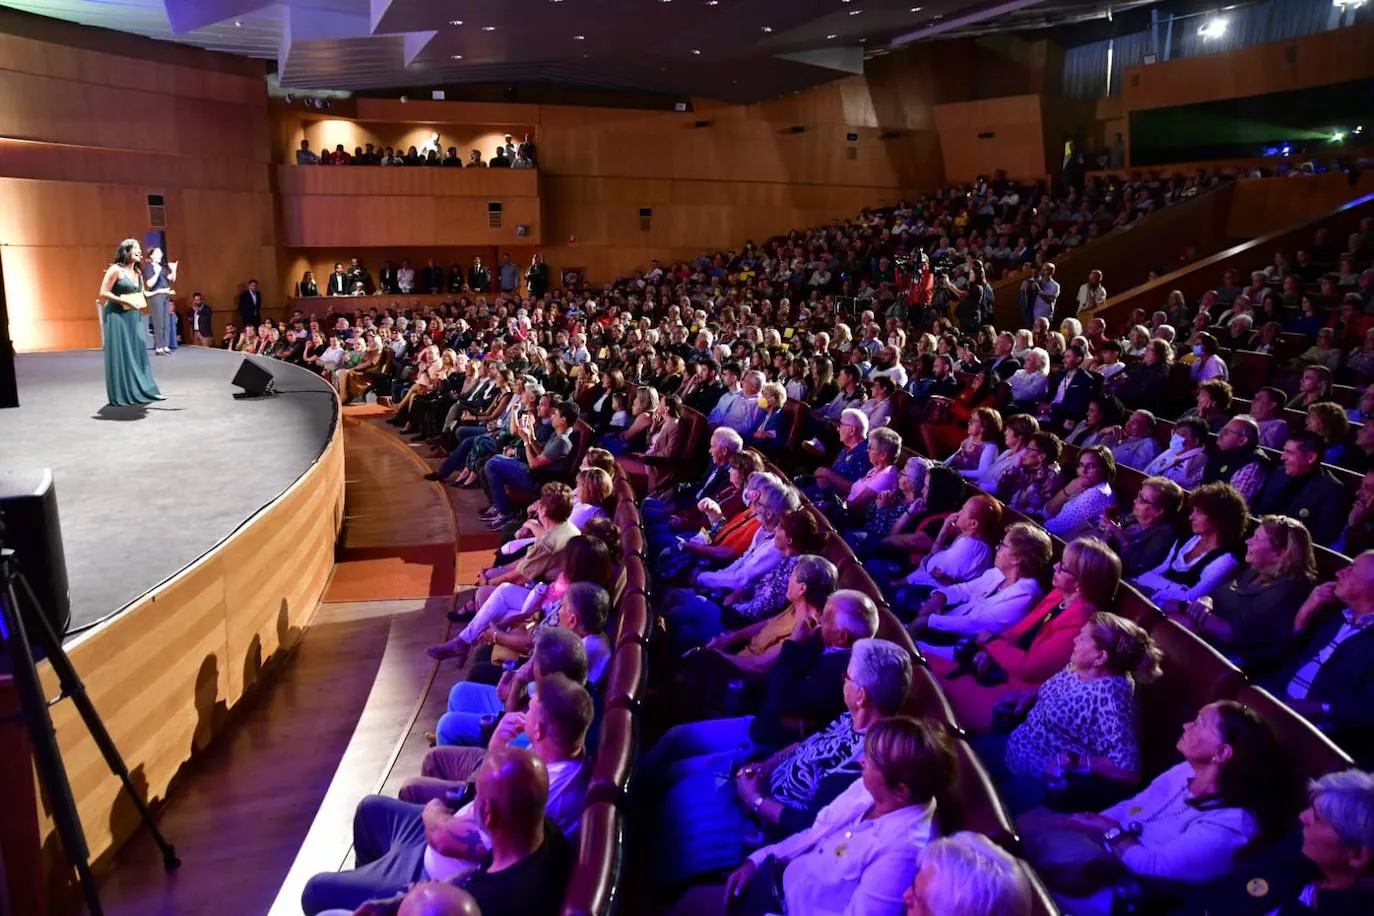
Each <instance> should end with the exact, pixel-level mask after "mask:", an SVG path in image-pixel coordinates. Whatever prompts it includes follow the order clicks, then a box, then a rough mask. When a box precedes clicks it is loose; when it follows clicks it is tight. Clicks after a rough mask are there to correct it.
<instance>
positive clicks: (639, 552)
mask: <svg viewBox="0 0 1374 916" xmlns="http://www.w3.org/2000/svg"><path fill="white" fill-rule="evenodd" d="M620 537H621V545H622V547H623V548H624V550H625V556H627V557H639V558H640V559H641V560H642V559H643V558H644V532H643V531H642V530H640V529H639V528H623V529H621V532H620Z"/></svg>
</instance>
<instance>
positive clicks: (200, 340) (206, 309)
mask: <svg viewBox="0 0 1374 916" xmlns="http://www.w3.org/2000/svg"><path fill="white" fill-rule="evenodd" d="M213 315H214V309H212V308H210V304H209V303H208V302H206V301H205V297H204V296H202V295H201V294H200V293H192V294H191V343H192V344H194V345H195V346H197V347H213V346H214V345H215V327H214V324H213V322H212V321H211V318H212V316H213Z"/></svg>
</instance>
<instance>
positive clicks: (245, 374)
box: [234, 359, 277, 401]
mask: <svg viewBox="0 0 1374 916" xmlns="http://www.w3.org/2000/svg"><path fill="white" fill-rule="evenodd" d="M234 384H235V385H237V386H238V387H239V388H242V389H243V390H242V391H236V392H234V397H235V398H237V399H238V400H240V401H241V400H243V399H244V398H265V397H270V396H271V395H274V394H276V393H277V392H276V387H277V380H276V379H275V378H273V377H272V373H270V372H268V371H267V370H266V369H264V368H263V367H262V366H259V365H258V364H257V363H255V362H253V361H252V360H251V359H245V360H244V361H243V362H242V363H240V364H239V371H237V372H235V373H234Z"/></svg>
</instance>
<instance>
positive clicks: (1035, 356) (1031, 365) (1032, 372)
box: [1007, 347, 1050, 404]
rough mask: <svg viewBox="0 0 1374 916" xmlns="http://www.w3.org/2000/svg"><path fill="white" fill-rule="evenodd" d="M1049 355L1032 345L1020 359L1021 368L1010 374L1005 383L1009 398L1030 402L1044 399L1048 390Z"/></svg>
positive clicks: (1020, 401)
mask: <svg viewBox="0 0 1374 916" xmlns="http://www.w3.org/2000/svg"><path fill="white" fill-rule="evenodd" d="M1049 374H1050V355H1049V354H1048V353H1046V352H1045V350H1044V348H1042V347H1032V348H1031V350H1030V352H1029V353H1027V354H1026V358H1025V359H1024V360H1022V363H1021V368H1020V369H1017V370H1016V371H1015V372H1013V373H1012V374H1011V378H1009V379H1007V385H1008V387H1010V388H1011V399H1012V400H1013V401H1015V402H1017V403H1024V404H1032V403H1039V402H1040V401H1042V400H1044V398H1045V395H1046V394H1047V393H1048V392H1049V390H1050V378H1049Z"/></svg>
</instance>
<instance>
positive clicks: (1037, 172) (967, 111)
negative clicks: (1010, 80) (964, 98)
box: [935, 95, 1049, 181]
mask: <svg viewBox="0 0 1374 916" xmlns="http://www.w3.org/2000/svg"><path fill="white" fill-rule="evenodd" d="M1041 102H1042V98H1041V96H1039V95H1013V96H1004V97H1003V98H998V99H980V100H978V101H973V102H953V103H950V104H948V105H936V106H935V124H936V126H937V127H938V128H939V131H940V155H941V157H942V158H943V160H944V164H945V180H946V181H972V180H973V179H974V178H977V177H978V176H979V175H994V174H996V173H997V172H998V171H1004V172H1006V173H1007V177H1009V178H1014V179H1029V180H1038V179H1041V178H1044V177H1045V175H1046V174H1048V172H1049V169H1048V166H1047V165H1046V159H1045V125H1044V122H1043V120H1042V112H1041Z"/></svg>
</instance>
